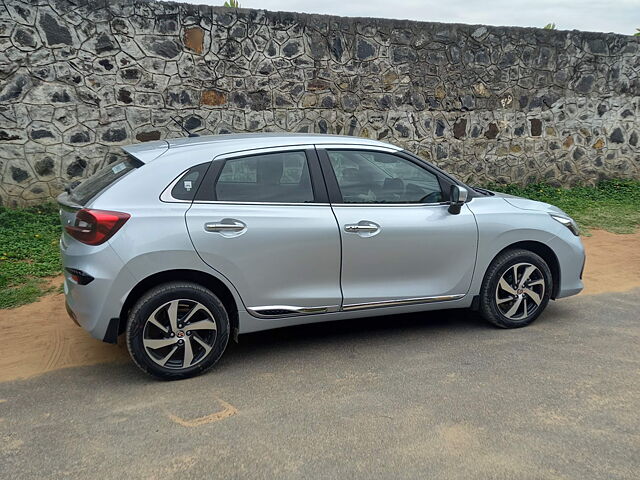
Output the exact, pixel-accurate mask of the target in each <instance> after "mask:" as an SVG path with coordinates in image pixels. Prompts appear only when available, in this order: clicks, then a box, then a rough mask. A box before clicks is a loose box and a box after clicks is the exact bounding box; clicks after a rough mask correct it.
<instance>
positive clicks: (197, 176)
mask: <svg viewBox="0 0 640 480" xmlns="http://www.w3.org/2000/svg"><path fill="white" fill-rule="evenodd" d="M207 168H209V162H207V163H201V164H200V165H196V166H195V167H191V168H190V169H189V170H187V171H186V172H185V173H184V175H182V177H180V180H178V182H177V183H176V184H175V185H174V186H173V188H172V189H171V196H172V197H173V198H175V199H177V200H193V197H194V195H195V194H196V191H197V190H198V187H199V186H200V182H201V181H202V178H203V177H204V174H205V173H207Z"/></svg>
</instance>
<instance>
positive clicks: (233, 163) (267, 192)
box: [214, 152, 314, 203]
mask: <svg viewBox="0 0 640 480" xmlns="http://www.w3.org/2000/svg"><path fill="white" fill-rule="evenodd" d="M214 190H215V200H218V201H226V202H261V203H264V202H274V203H308V202H313V201H314V194H313V188H312V186H311V176H310V175H309V164H308V162H307V156H306V154H305V153H304V152H279V153H267V154H261V155H251V156H247V157H241V158H231V159H228V160H225V163H224V166H223V167H222V170H221V172H220V175H219V176H218V179H217V181H216V184H215V189H214Z"/></svg>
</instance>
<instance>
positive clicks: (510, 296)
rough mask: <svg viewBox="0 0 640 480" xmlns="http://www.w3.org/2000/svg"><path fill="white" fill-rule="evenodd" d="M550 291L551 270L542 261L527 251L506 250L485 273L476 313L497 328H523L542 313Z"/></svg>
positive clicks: (551, 284)
mask: <svg viewBox="0 0 640 480" xmlns="http://www.w3.org/2000/svg"><path fill="white" fill-rule="evenodd" d="M552 288H553V277H552V275H551V270H550V269H549V266H548V265H547V263H546V262H545V261H544V260H543V259H542V257H540V256H539V255H536V254H535V253H533V252H530V251H528V250H521V249H514V250H507V251H505V252H503V253H501V254H500V255H498V256H497V257H496V258H495V259H494V260H493V262H492V263H491V265H490V266H489V269H488V270H487V273H486V275H485V278H484V281H483V284H482V290H481V292H480V311H481V313H482V316H483V317H484V318H485V319H486V320H488V321H489V322H491V323H493V324H494V325H496V326H498V327H502V328H518V327H524V326H526V325H529V324H530V323H531V322H533V321H534V320H535V319H536V318H538V317H539V316H540V314H541V313H542V312H543V311H544V309H545V308H546V306H547V304H548V303H549V298H550V295H551V290H552Z"/></svg>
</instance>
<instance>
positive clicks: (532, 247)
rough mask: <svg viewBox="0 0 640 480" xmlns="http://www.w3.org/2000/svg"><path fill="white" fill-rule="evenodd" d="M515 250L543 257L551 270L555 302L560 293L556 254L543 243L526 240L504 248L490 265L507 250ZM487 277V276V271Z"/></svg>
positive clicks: (552, 296)
mask: <svg viewBox="0 0 640 480" xmlns="http://www.w3.org/2000/svg"><path fill="white" fill-rule="evenodd" d="M514 249H522V250H528V251H530V252H533V253H535V254H536V255H539V256H540V257H542V259H543V260H544V261H545V262H546V263H547V265H548V266H549V270H551V277H552V279H553V290H552V291H551V298H552V299H554V300H555V298H556V297H557V295H558V292H559V291H560V262H559V261H558V257H557V256H556V254H555V252H554V251H553V250H552V249H551V248H550V247H548V246H547V245H545V244H544V243H542V242H537V241H535V240H525V241H521V242H516V243H512V244H510V245H507V246H506V247H504V248H503V249H502V250H500V251H499V252H498V253H496V255H495V256H494V257H493V259H492V260H491V262H490V263H489V265H491V263H492V262H493V261H494V260H495V259H496V258H497V257H498V255H500V254H501V253H502V252H505V251H507V250H514ZM489 265H487V270H488V269H489ZM485 275H486V270H485ZM483 278H484V277H483Z"/></svg>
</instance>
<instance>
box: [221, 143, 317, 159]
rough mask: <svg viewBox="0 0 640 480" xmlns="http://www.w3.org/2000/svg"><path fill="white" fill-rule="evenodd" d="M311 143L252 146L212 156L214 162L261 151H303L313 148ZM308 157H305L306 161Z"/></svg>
mask: <svg viewBox="0 0 640 480" xmlns="http://www.w3.org/2000/svg"><path fill="white" fill-rule="evenodd" d="M313 148H314V146H313V144H309V143H302V144H300V145H284V146H282V147H262V148H254V149H250V150H238V151H235V152H228V153H221V154H220V155H218V156H216V157H214V158H213V161H214V162H217V161H220V160H229V159H231V158H242V157H252V156H254V155H261V154H263V153H278V152H291V151H293V152H296V151H301V152H303V153H305V157H306V150H310V149H313ZM308 161H309V159H307V162H308Z"/></svg>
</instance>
